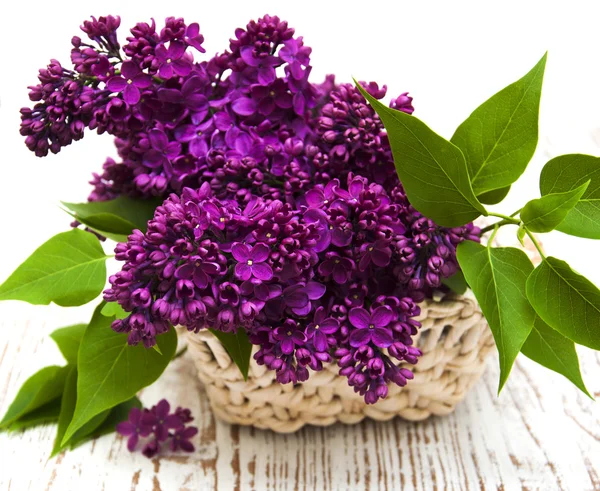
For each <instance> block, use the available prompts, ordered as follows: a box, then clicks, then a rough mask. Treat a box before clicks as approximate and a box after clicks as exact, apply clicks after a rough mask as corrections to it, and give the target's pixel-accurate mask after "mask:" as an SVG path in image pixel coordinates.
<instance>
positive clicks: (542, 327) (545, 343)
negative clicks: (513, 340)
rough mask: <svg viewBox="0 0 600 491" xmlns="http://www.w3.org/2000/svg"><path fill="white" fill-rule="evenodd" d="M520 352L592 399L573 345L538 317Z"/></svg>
mask: <svg viewBox="0 0 600 491" xmlns="http://www.w3.org/2000/svg"><path fill="white" fill-rule="evenodd" d="M521 352H522V353H523V354H524V355H525V356H526V357H527V358H530V359H531V360H533V361H535V362H537V363H539V364H540V365H542V366H544V367H546V368H549V369H550V370H553V371H555V372H556V373H560V374H561V375H564V376H565V377H567V379H569V380H570V381H571V382H573V384H575V386H576V387H577V388H579V389H580V390H581V391H582V392H583V393H584V394H586V395H587V396H589V397H591V398H592V399H593V397H592V396H591V394H590V393H589V392H588V390H587V389H586V387H585V383H584V382H583V379H582V378H581V371H580V369H579V359H578V357H577V351H575V343H573V341H570V340H569V339H567V338H565V337H564V336H563V335H562V334H560V333H559V332H558V331H555V330H554V329H552V328H551V327H550V326H549V325H548V324H546V323H545V322H544V321H543V320H542V319H541V318H540V317H539V316H536V318H535V323H534V324H533V329H532V330H531V333H530V334H529V337H528V338H527V341H525V344H523V347H522V348H521Z"/></svg>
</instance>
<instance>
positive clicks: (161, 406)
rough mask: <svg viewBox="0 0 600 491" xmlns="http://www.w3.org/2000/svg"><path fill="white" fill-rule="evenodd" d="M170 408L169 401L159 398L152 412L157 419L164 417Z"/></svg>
mask: <svg viewBox="0 0 600 491" xmlns="http://www.w3.org/2000/svg"><path fill="white" fill-rule="evenodd" d="M170 410H171V405H170V404H169V401H167V400H166V399H161V400H160V401H159V402H158V404H157V405H156V408H155V409H154V411H153V412H154V414H155V416H156V417H157V418H158V419H165V418H166V417H167V415H168V414H169V411H170Z"/></svg>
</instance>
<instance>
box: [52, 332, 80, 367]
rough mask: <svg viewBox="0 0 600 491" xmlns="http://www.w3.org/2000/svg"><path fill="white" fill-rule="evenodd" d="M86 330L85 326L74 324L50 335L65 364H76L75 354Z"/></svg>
mask: <svg viewBox="0 0 600 491" xmlns="http://www.w3.org/2000/svg"><path fill="white" fill-rule="evenodd" d="M86 328H87V324H76V325H74V326H68V327H61V328H60V329H57V330H56V331H54V332H53V333H52V334H50V337H51V338H52V339H53V340H54V342H55V343H56V344H57V345H58V349H59V350H60V352H61V353H62V355H63V357H64V358H65V360H67V363H70V364H77V352H78V351H79V345H80V344H81V338H83V333H84V332H85V329H86Z"/></svg>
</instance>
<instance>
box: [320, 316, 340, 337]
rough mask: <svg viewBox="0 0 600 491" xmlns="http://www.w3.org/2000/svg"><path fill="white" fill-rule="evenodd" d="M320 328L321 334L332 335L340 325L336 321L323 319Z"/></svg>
mask: <svg viewBox="0 0 600 491" xmlns="http://www.w3.org/2000/svg"><path fill="white" fill-rule="evenodd" d="M320 326H321V327H320V331H321V332H324V333H325V334H333V333H334V332H336V331H337V330H338V329H339V328H340V323H339V322H338V321H337V320H336V319H325V320H324V321H323V322H322V323H321V324H320Z"/></svg>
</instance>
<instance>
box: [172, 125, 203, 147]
mask: <svg viewBox="0 0 600 491" xmlns="http://www.w3.org/2000/svg"><path fill="white" fill-rule="evenodd" d="M197 136H198V135H197V131H196V127H195V126H194V125H192V124H184V125H181V126H178V127H177V128H175V138H176V139H177V141H180V142H185V143H187V142H189V141H190V140H192V139H193V138H196V137H197Z"/></svg>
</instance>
